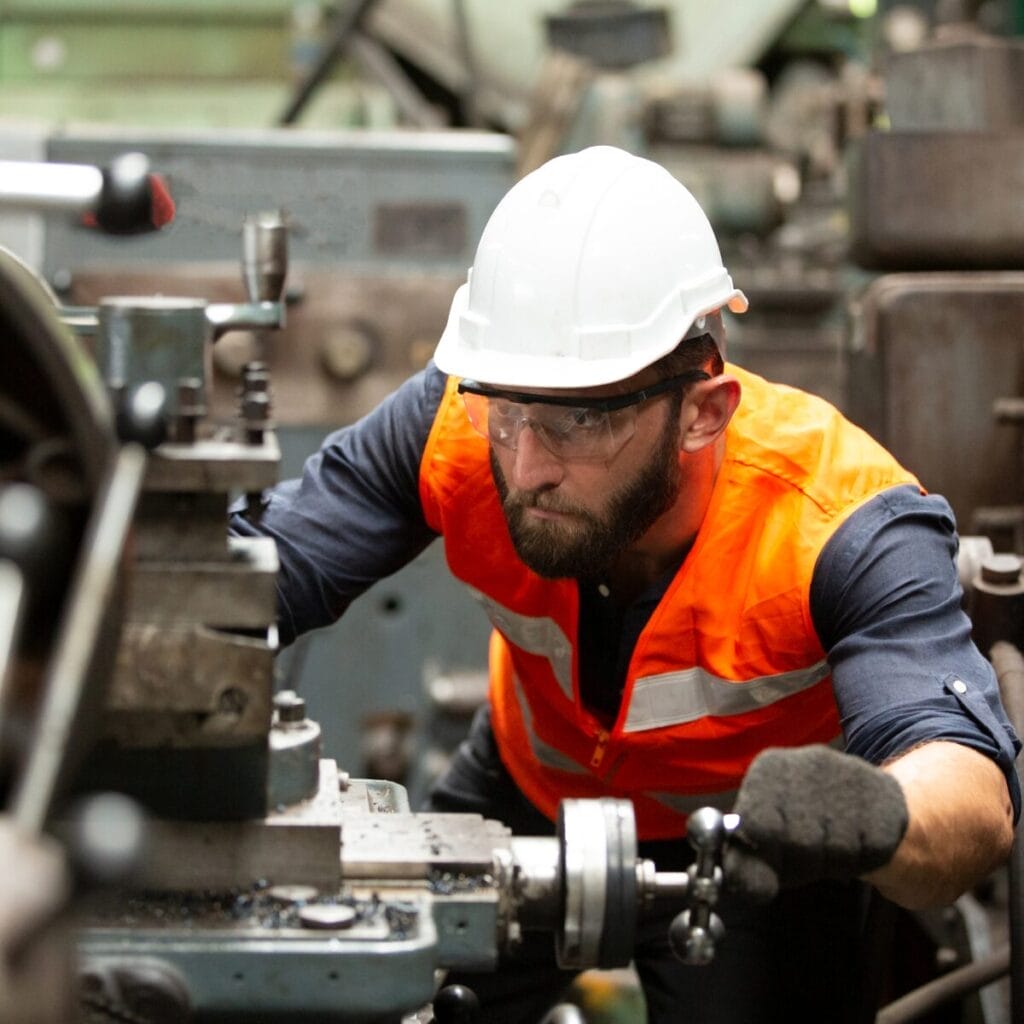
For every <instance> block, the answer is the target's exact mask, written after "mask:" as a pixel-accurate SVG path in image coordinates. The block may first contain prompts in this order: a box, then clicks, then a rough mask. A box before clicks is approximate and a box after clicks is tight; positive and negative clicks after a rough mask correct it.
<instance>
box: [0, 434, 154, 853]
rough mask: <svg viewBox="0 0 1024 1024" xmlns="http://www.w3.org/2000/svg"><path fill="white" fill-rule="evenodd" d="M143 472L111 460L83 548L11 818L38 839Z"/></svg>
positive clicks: (83, 694)
mask: <svg viewBox="0 0 1024 1024" xmlns="http://www.w3.org/2000/svg"><path fill="white" fill-rule="evenodd" d="M145 470H146V453H145V451H144V449H142V448H141V447H139V446H138V445H133V444H130V445H125V446H124V447H123V448H121V449H119V450H118V452H117V454H116V456H115V457H114V458H113V460H112V465H111V467H110V470H109V472H108V475H107V477H106V478H105V479H104V481H103V484H102V486H101V488H100V493H99V495H98V496H97V499H96V505H95V508H94V511H93V514H92V517H91V519H90V522H89V526H88V528H87V530H86V534H85V537H84V538H83V540H82V548H81V550H82V552H83V554H82V558H81V562H80V565H79V568H78V571H77V572H76V574H75V579H74V581H73V582H72V588H71V595H70V598H69V600H68V603H67V611H66V613H65V616H64V619H63V621H62V622H61V626H60V631H59V633H58V636H57V640H56V643H55V650H54V652H53V656H52V658H51V659H50V662H49V665H48V669H47V672H46V689H45V693H44V697H43V702H42V706H41V708H40V710H39V717H38V721H37V725H36V729H35V737H34V742H33V745H32V753H31V755H30V758H29V761H28V764H27V765H26V767H25V770H24V772H23V773H22V776H21V778H20V779H19V780H18V786H17V789H16V792H15V794H14V800H13V802H12V807H13V817H14V820H15V822H16V823H17V824H18V826H19V827H20V828H21V829H22V830H23V831H24V832H25V833H26V834H28V835H34V834H37V833H39V832H41V831H42V829H43V826H44V825H45V824H46V821H47V819H48V818H49V815H50V812H51V810H52V809H53V804H54V801H55V799H56V798H57V795H58V792H57V791H58V787H59V784H60V782H61V779H62V776H63V773H64V770H65V765H66V762H67V759H68V757H69V756H70V754H71V750H72V746H73V745H72V743H71V738H72V733H73V731H74V730H75V727H76V719H78V718H79V716H80V715H81V714H82V713H83V710H84V708H85V705H86V704H87V702H88V700H89V699H90V697H92V696H93V695H92V694H91V693H89V692H88V689H89V683H90V681H91V676H92V672H91V670H92V667H93V661H94V657H95V654H96V648H97V645H98V642H99V640H100V638H101V634H102V631H103V624H104V622H105V619H106V616H107V615H108V614H109V606H110V603H111V601H112V599H113V594H114V589H115V584H116V580H117V575H118V572H119V570H120V566H121V562H122V557H123V554H124V546H125V542H126V540H127V538H128V532H129V530H130V528H131V524H132V520H133V517H134V514H135V506H136V502H137V501H138V497H139V492H140V491H141V489H142V481H143V477H144V475H145Z"/></svg>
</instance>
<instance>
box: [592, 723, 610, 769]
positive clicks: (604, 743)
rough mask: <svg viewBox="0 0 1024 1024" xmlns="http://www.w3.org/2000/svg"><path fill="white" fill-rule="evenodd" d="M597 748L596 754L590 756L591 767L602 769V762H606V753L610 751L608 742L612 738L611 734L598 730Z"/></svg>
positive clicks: (595, 748) (595, 749)
mask: <svg viewBox="0 0 1024 1024" xmlns="http://www.w3.org/2000/svg"><path fill="white" fill-rule="evenodd" d="M595 738H596V739H597V746H596V747H594V753H593V754H591V755H590V767H591V768H600V767H601V762H602V761H603V760H604V752H605V750H607V749H608V740H609V739H610V738H611V733H608V732H606V731H605V730H604V729H598V730H597V736H596V737H595Z"/></svg>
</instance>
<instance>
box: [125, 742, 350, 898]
mask: <svg viewBox="0 0 1024 1024" xmlns="http://www.w3.org/2000/svg"><path fill="white" fill-rule="evenodd" d="M152 828H153V833H152V840H151V848H150V853H149V855H148V856H147V858H146V863H145V865H144V869H143V874H142V878H141V885H142V886H143V887H146V888H152V889H159V890H174V891H190V890H191V891H197V892H201V891H203V890H208V889H231V888H235V887H250V886H253V885H255V884H257V882H261V881H262V882H265V883H271V884H282V883H288V884H305V885H313V886H317V887H318V888H321V889H324V890H326V891H328V892H336V891H337V889H338V886H339V885H340V883H341V860H340V857H339V850H340V848H341V847H340V843H341V805H340V800H339V796H338V773H337V766H336V765H335V763H334V762H333V761H321V762H320V779H319V786H318V788H317V791H316V793H315V795H314V796H313V797H311V798H310V799H308V800H303V801H301V802H299V803H296V804H292V805H289V806H287V807H284V808H282V809H276V808H275V809H272V810H271V811H270V812H269V813H268V814H267V815H266V817H265V818H263V819H261V820H254V821H235V822H230V821H209V822H190V821H182V822H172V821H160V820H156V821H154V822H153V823H152Z"/></svg>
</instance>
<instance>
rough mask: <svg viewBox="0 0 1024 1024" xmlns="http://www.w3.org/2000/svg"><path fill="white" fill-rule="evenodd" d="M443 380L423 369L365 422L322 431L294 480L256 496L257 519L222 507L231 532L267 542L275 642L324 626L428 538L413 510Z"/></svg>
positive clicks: (417, 502) (415, 552) (431, 369)
mask: <svg viewBox="0 0 1024 1024" xmlns="http://www.w3.org/2000/svg"><path fill="white" fill-rule="evenodd" d="M445 380H446V378H445V376H444V375H443V374H442V373H441V372H440V371H439V370H437V369H436V367H434V366H433V364H430V365H429V366H428V367H427V369H426V370H424V371H422V372H421V373H418V374H416V375H415V376H414V377H412V378H410V379H409V380H408V381H406V383H405V384H403V385H402V387H401V388H399V389H398V390H397V391H396V392H394V394H392V395H390V396H389V397H388V398H387V399H385V401H384V402H382V403H381V404H380V405H379V406H378V407H377V408H376V409H374V410H373V412H371V413H370V414H369V415H367V416H365V417H364V418H363V419H361V420H359V421H358V422H357V423H354V424H352V425H351V426H347V427H343V428H342V429H341V430H337V431H335V432H334V433H332V434H330V435H329V436H328V437H327V438H326V439H325V440H324V442H323V444H322V445H321V446H320V449H319V450H318V451H317V452H315V453H314V454H313V455H311V456H310V458H309V459H307V460H306V464H305V467H304V469H303V473H302V477H301V478H300V479H297V480H286V481H284V482H283V483H281V484H279V485H278V486H277V487H275V488H274V489H272V490H270V491H267V492H266V493H265V494H264V495H263V496H262V501H261V505H262V509H261V514H260V516H259V517H258V518H255V519H250V518H248V517H247V516H246V514H245V511H244V508H243V504H242V503H238V504H237V505H236V506H234V507H233V508H232V510H231V516H230V523H229V529H230V531H231V533H233V534H234V535H236V536H262V537H271V538H273V540H274V541H275V542H276V544H277V551H278V558H279V560H280V563H281V569H280V573H279V575H278V584H277V593H278V628H279V630H280V635H281V640H282V642H283V643H286V644H287V643H290V642H291V641H292V640H294V639H295V637H296V636H298V635H299V634H300V633H304V632H306V631H307V630H310V629H315V628H317V627H320V626H325V625H328V624H329V623H331V622H334V621H335V620H336V619H337V618H338V617H339V616H340V615H341V614H342V613H343V612H344V611H345V609H346V608H347V607H348V605H349V604H350V603H351V602H352V601H353V600H354V599H355V598H356V597H358V596H359V595H360V594H361V593H363V591H365V590H366V589H367V588H368V587H369V586H371V585H372V584H373V583H375V582H377V581H378V580H380V579H383V578H384V577H385V576H389V575H390V574H391V573H393V572H396V571H397V570H399V569H400V568H402V566H404V565H405V564H406V563H407V562H409V561H411V560H412V559H413V558H415V557H416V555H418V554H419V553H420V552H421V551H422V550H423V549H424V548H425V547H426V546H427V545H428V544H429V543H430V541H431V540H433V539H434V537H435V536H436V535H435V534H434V533H433V531H432V530H431V529H430V528H429V527H428V526H427V523H426V521H425V519H424V517H423V510H422V508H421V506H420V500H419V469H420V462H421V460H422V456H423V449H424V446H425V445H426V441H427V436H428V435H429V433H430V429H431V426H432V424H433V421H434V416H435V414H436V411H437V407H438V405H439V403H440V400H441V396H442V394H443V391H444V385H445Z"/></svg>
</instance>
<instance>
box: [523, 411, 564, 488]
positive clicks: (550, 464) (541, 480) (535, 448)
mask: <svg viewBox="0 0 1024 1024" xmlns="http://www.w3.org/2000/svg"><path fill="white" fill-rule="evenodd" d="M564 476H565V465H564V463H563V462H562V460H561V459H559V458H558V456H557V455H553V454H552V453H551V452H549V451H548V450H547V448H545V447H544V444H543V443H542V442H541V439H540V437H539V436H538V434H537V432H536V431H535V430H534V429H533V427H532V426H531V425H530V421H529V420H527V421H526V422H524V423H523V424H522V425H521V426H520V428H519V435H518V437H517V438H516V447H515V451H513V453H512V486H513V487H515V488H516V489H517V490H521V491H532V490H536V489H537V488H542V487H552V486H554V485H556V484H559V483H561V482H562V478H563V477H564Z"/></svg>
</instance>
